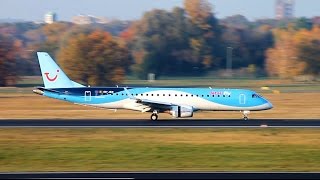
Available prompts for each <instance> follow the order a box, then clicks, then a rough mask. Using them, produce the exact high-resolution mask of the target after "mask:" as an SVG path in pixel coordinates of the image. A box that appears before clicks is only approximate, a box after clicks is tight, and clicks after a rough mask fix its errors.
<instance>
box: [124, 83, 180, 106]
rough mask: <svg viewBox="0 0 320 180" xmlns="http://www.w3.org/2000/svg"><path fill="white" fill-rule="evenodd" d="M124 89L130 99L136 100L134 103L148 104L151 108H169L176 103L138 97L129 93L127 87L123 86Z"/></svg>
mask: <svg viewBox="0 0 320 180" xmlns="http://www.w3.org/2000/svg"><path fill="white" fill-rule="evenodd" d="M124 90H125V91H126V92H127V94H128V96H129V98H130V99H133V100H135V101H136V103H139V104H143V105H146V106H149V107H150V108H151V109H156V108H159V109H166V110H167V109H171V106H175V105H176V104H172V103H168V102H163V101H153V100H149V99H139V98H136V97H134V96H132V95H131V93H130V92H129V91H128V89H127V88H124Z"/></svg>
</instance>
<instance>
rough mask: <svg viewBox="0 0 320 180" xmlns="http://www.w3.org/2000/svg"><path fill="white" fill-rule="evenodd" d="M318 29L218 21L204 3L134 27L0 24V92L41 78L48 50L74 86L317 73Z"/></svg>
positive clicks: (195, 1)
mask: <svg viewBox="0 0 320 180" xmlns="http://www.w3.org/2000/svg"><path fill="white" fill-rule="evenodd" d="M319 31H320V30H319V27H318V26H316V25H314V24H312V22H311V20H310V19H307V18H297V19H287V20H273V19H264V20H256V21H254V22H250V21H248V20H247V19H246V18H245V17H244V16H242V15H235V16H230V17H227V18H224V19H217V18H216V17H215V12H214V11H213V7H212V5H211V4H210V3H209V2H208V1H207V0H185V1H184V4H183V7H175V8H173V9H172V10H170V11H167V10H161V9H154V10H151V11H148V12H146V13H145V14H144V15H143V17H142V18H141V19H139V20H136V21H130V22H127V21H126V22H124V21H113V22H111V23H109V24H93V25H75V24H72V23H69V22H57V23H53V24H34V23H15V24H9V23H5V24H0V86H7V85H13V84H14V83H15V82H16V80H17V78H18V77H19V76H21V75H39V73H40V71H39V65H38V62H37V59H36V51H46V52H49V53H50V55H51V56H53V57H54V58H55V59H57V61H58V63H59V64H60V65H61V66H62V68H64V69H65V71H66V73H67V74H69V75H70V76H71V78H72V79H73V80H75V81H79V82H81V83H84V84H90V85H112V84H119V83H121V82H122V81H123V80H124V77H125V75H128V74H131V75H135V76H137V77H139V78H141V79H146V78H147V74H148V73H155V74H156V76H157V77H159V76H194V75H205V74H207V73H208V72H211V71H219V70H222V69H225V68H226V62H227V49H228V48H232V52H233V55H232V57H233V58H232V68H233V69H242V70H244V71H245V72H246V73H250V74H253V75H255V76H271V77H280V78H292V77H294V76H297V75H301V74H312V75H318V74H319V68H320V62H319V59H320V53H319V52H320V51H319V47H320V46H319V44H320V33H319Z"/></svg>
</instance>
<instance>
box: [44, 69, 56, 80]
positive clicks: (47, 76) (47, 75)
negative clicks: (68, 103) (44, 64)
mask: <svg viewBox="0 0 320 180" xmlns="http://www.w3.org/2000/svg"><path fill="white" fill-rule="evenodd" d="M58 73H59V69H57V74H56V75H55V76H54V77H53V78H50V77H49V74H50V73H48V72H46V73H44V74H45V75H46V78H47V79H48V80H49V81H55V80H56V79H57V78H58Z"/></svg>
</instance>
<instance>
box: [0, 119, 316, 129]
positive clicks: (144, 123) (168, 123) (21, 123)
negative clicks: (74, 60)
mask: <svg viewBox="0 0 320 180" xmlns="http://www.w3.org/2000/svg"><path fill="white" fill-rule="evenodd" d="M17 127H21V128H46V127H47V128H210V127H212V128H213V127H215V128H256V127H274V128H320V120H319V119H313V120H307V119H272V120H269V119H259V120H257V119H256V120H247V121H245V120H234V119H233V120H231V119H229V120H227V119H216V120H213V119H212V120H186V119H182V120H181V119H180V120H172V119H171V120H158V121H151V120H134V119H131V120H128V119H126V120H124V119H114V120H110V119H105V120H98V119H75V120H72V119H68V120H67V119H58V120H48V119H24V120H10V119H3V120H0V128H17Z"/></svg>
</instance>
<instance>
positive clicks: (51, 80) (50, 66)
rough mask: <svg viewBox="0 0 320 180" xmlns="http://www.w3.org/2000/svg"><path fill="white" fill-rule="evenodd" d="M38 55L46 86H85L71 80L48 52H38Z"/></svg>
mask: <svg viewBox="0 0 320 180" xmlns="http://www.w3.org/2000/svg"><path fill="white" fill-rule="evenodd" d="M37 55H38V60H39V64H40V69H41V75H42V79H43V83H44V87H45V88H49V89H50V88H69V87H84V86H83V85H81V84H79V83H76V82H74V81H72V80H70V79H69V78H68V76H67V75H66V74H65V73H64V72H63V71H62V70H61V68H60V67H59V66H58V65H57V64H56V62H55V61H54V60H53V59H52V58H51V57H50V55H49V54H48V53H46V52H37Z"/></svg>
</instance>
